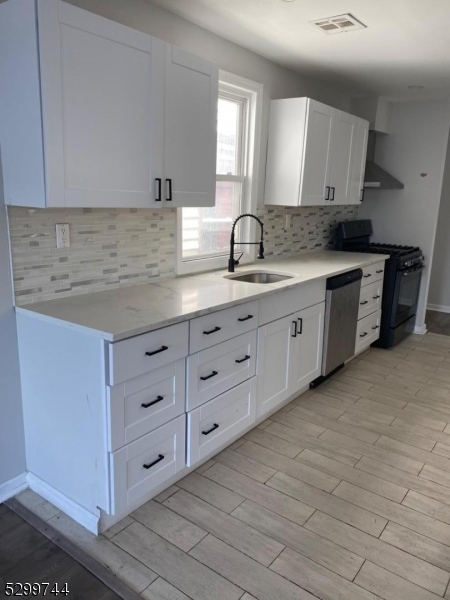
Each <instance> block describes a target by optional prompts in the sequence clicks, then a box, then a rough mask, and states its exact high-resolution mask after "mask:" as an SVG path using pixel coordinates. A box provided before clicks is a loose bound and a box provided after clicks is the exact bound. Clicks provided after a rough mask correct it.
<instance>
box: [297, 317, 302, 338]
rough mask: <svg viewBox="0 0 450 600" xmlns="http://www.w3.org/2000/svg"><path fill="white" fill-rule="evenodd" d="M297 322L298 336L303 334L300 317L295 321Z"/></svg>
mask: <svg viewBox="0 0 450 600" xmlns="http://www.w3.org/2000/svg"><path fill="white" fill-rule="evenodd" d="M297 321H298V326H299V329H298V333H299V335H301V334H302V333H303V319H302V318H301V317H299V318H298V319H297Z"/></svg>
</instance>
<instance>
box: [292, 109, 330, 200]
mask: <svg viewBox="0 0 450 600" xmlns="http://www.w3.org/2000/svg"><path fill="white" fill-rule="evenodd" d="M333 111H334V109H333V108H331V107H330V106H326V105H325V104H321V103H320V102H316V101H315V100H310V101H309V106H308V112H307V116H306V119H307V124H306V135H305V141H304V144H305V146H304V153H303V168H302V176H301V182H300V196H299V205H300V206H321V205H323V204H324V203H325V198H326V197H327V196H328V197H329V193H328V192H329V190H328V189H327V186H329V182H328V179H329V174H330V162H331V140H332V130H333Z"/></svg>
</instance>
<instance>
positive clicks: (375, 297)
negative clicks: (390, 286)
mask: <svg viewBox="0 0 450 600" xmlns="http://www.w3.org/2000/svg"><path fill="white" fill-rule="evenodd" d="M378 298H381V296H380V294H378V296H374V297H373V299H374V300H378Z"/></svg>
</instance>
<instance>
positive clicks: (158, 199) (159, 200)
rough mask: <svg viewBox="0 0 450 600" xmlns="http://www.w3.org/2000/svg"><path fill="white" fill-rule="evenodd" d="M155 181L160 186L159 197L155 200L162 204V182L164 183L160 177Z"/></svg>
mask: <svg viewBox="0 0 450 600" xmlns="http://www.w3.org/2000/svg"><path fill="white" fill-rule="evenodd" d="M155 181H156V183H157V184H158V197H157V198H155V201H156V202H161V182H162V180H161V178H160V177H157V178H156V179H155Z"/></svg>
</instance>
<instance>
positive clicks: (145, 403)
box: [107, 358, 186, 452]
mask: <svg viewBox="0 0 450 600" xmlns="http://www.w3.org/2000/svg"><path fill="white" fill-rule="evenodd" d="M185 373H186V365H185V360H184V358H182V359H180V360H177V361H176V362H173V363H170V364H168V365H164V366H163V367H160V368H159V369H155V370H154V371H150V373H146V374H145V375H141V376H140V377H135V378H134V379H130V380H128V381H125V382H124V383H121V384H119V385H115V386H113V387H108V388H107V410H108V449H109V451H110V452H114V450H117V449H118V448H121V447H122V446H124V445H125V444H129V443H130V442H133V441H134V440H137V439H138V438H139V437H141V436H142V435H145V434H146V433H149V432H150V431H152V430H153V429H156V428H157V427H160V426H161V425H164V423H167V422H168V421H170V420H171V419H174V418H175V417H178V416H180V415H182V414H184V412H185V410H186V407H185V396H186V393H185Z"/></svg>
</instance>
